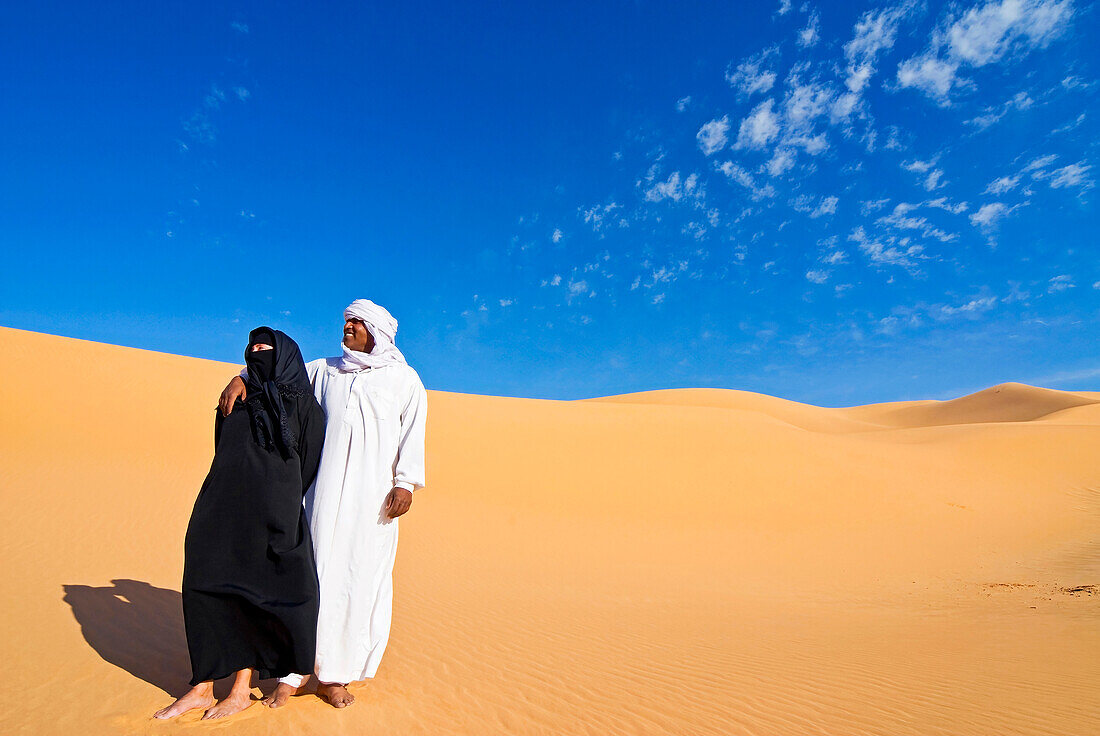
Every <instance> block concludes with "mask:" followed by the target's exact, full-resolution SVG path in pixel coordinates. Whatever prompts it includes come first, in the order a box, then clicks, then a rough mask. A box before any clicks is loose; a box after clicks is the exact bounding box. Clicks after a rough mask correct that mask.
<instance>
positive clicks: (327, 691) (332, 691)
mask: <svg viewBox="0 0 1100 736" xmlns="http://www.w3.org/2000/svg"><path fill="white" fill-rule="evenodd" d="M317 695H318V697H320V698H322V699H323V700H324V701H325V702H326V703H328V704H329V705H331V706H332V707H333V708H346V707H348V706H349V705H351V704H352V703H354V702H355V696H354V695H352V694H351V693H349V692H348V689H347V688H346V687H345V686H343V685H341V684H339V683H336V682H322V683H318V685H317Z"/></svg>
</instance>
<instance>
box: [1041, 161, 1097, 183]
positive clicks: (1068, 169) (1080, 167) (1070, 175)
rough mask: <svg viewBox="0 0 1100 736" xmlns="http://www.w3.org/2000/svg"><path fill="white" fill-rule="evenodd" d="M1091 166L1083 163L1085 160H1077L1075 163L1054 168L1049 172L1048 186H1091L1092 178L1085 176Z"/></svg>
mask: <svg viewBox="0 0 1100 736" xmlns="http://www.w3.org/2000/svg"><path fill="white" fill-rule="evenodd" d="M1091 168H1092V167H1091V166H1089V165H1088V164H1085V162H1083V161H1078V162H1077V163H1075V164H1070V165H1069V166H1063V167H1062V168H1060V169H1055V170H1054V171H1052V172H1050V186H1051V188H1052V189H1062V188H1063V187H1083V188H1088V187H1091V186H1092V180H1091V179H1089V178H1088V177H1087V174H1088V173H1089V169H1091Z"/></svg>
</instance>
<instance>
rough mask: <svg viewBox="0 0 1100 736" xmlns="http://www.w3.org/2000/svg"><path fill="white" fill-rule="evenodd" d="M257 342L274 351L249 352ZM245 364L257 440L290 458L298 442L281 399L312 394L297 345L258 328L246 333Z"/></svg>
mask: <svg viewBox="0 0 1100 736" xmlns="http://www.w3.org/2000/svg"><path fill="white" fill-rule="evenodd" d="M260 343H262V344H266V345H270V346H271V347H272V348H273V349H272V350H253V349H252V347H253V346H254V345H257V344H260ZM244 362H245V365H246V366H247V367H248V382H247V383H246V384H245V385H246V387H247V388H248V401H247V402H246V406H247V407H248V413H249V416H250V417H251V419H252V427H253V433H254V435H255V438H256V441H257V442H258V443H259V444H260V445H262V446H263V447H265V448H267V449H271V447H272V446H273V445H274V446H275V447H278V449H279V452H280V454H282V456H283V457H284V458H286V457H290V451H291V450H292V449H295V448H296V447H297V442H298V440H297V437H295V436H294V431H293V429H291V427H290V425H289V424H288V422H287V414H286V407H284V406H283V397H284V396H300V395H302V394H303V393H307V392H310V391H312V389H311V387H310V384H309V376H308V375H307V374H306V364H305V361H304V360H302V353H301V351H300V350H299V349H298V344H297V343H296V342H294V341H293V340H291V339H290V338H289V337H287V336H286V334H285V333H283V332H281V331H279V330H273V329H271V328H270V327H257V328H256V329H254V330H252V332H250V333H249V334H248V347H246V348H245V351H244Z"/></svg>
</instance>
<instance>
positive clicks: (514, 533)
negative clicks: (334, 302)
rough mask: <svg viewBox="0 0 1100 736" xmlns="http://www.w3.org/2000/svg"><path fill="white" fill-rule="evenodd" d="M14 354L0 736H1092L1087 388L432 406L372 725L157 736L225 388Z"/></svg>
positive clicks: (1092, 414) (63, 345) (3, 450)
mask: <svg viewBox="0 0 1100 736" xmlns="http://www.w3.org/2000/svg"><path fill="white" fill-rule="evenodd" d="M0 345H2V346H3V354H4V356H5V357H6V360H5V361H4V364H3V367H2V369H0V370H2V371H3V381H2V382H0V385H2V386H3V388H2V391H3V394H2V396H0V406H3V407H4V414H3V420H4V421H3V424H2V429H0V481H2V489H3V490H2V492H3V494H4V495H3V500H4V503H5V506H6V509H7V513H5V514H4V516H3V527H2V532H3V533H2V534H0V544H2V551H3V554H4V559H5V563H6V564H5V575H4V576H3V579H2V582H0V591H2V595H3V598H2V602H3V606H4V608H3V610H4V614H3V619H2V628H0V634H2V644H0V646H2V650H0V652H2V654H3V661H5V662H8V663H9V664H10V665H11V666H10V667H9V678H10V679H11V680H13V683H12V684H11V685H9V687H7V688H5V689H4V691H3V694H2V695H0V698H3V699H2V700H0V732H3V733H5V734H7V733H11V734H55V733H56V734H69V733H73V732H78V733H83V734H89V736H92V735H95V734H121V733H149V734H167V733H182V732H187V733H197V732H205V731H206V730H213V729H217V730H223V731H225V732H232V733H241V734H268V733H270V734H286V733H294V734H326V735H327V734H341V733H347V734H352V733H354V734H395V733H401V734H451V733H454V734H478V735H481V734H496V733H500V734H570V735H572V734H768V735H770V734H845V735H848V734H884V735H885V734H890V735H892V736H893V735H900V734H913V735H920V736H926V735H928V734H952V735H957V734H997V735H1000V734H1059V735H1062V736H1065V735H1073V734H1082V735H1084V734H1095V733H1097V732H1098V726H1100V704H1098V703H1100V699H1098V698H1097V690H1098V687H1100V626H1098V623H1100V606H1098V601H1100V597H1098V596H1097V588H1096V587H1095V586H1097V585H1098V584H1100V544H1098V542H1097V539H1098V536H1097V525H1098V522H1100V461H1098V460H1097V457H1098V453H1097V447H1100V411H1098V409H1097V407H1098V406H1100V395H1097V394H1095V393H1094V394H1087V393H1068V392H1059V391H1051V390H1048V389H1042V388H1034V387H1028V386H1022V385H1019V384H1007V385H1005V386H1000V387H995V388H993V389H988V390H986V391H983V392H979V393H977V394H974V395H971V396H966V397H962V398H960V399H955V400H952V401H944V402H923V401H922V402H909V403H894V404H884V405H876V406H868V407H854V408H849V409H822V408H819V407H812V406H805V405H801V404H797V403H794V402H789V401H783V400H780V399H774V398H771V397H767V396H760V395H756V394H750V393H745V392H738V391H717V390H691V391H660V392H652V393H649V394H633V395H628V396H621V397H608V398H604V399H598V400H590V401H580V402H555V401H535V400H524V399H506V398H492V397H482V396H468V395H460V394H448V393H440V392H430V407H431V408H430V419H429V430H428V431H429V437H428V443H429V450H428V451H429V457H428V464H429V467H428V473H429V482H430V485H429V487H428V488H426V489H424V490H423V491H420V492H418V495H417V496H416V500H415V503H414V505H413V509H412V511H411V512H410V514H409V515H408V516H407V517H406V518H405V519H403V520H402V522H401V523H402V535H401V536H402V540H401V551H400V553H399V555H398V563H397V571H396V588H397V591H396V599H395V608H394V631H393V636H392V639H391V644H390V650H389V651H388V653H387V655H386V659H385V660H384V661H383V664H382V668H381V670H380V672H379V676H378V678H377V679H376V680H374V681H372V682H370V683H367V684H363V685H360V686H358V687H357V688H355V692H356V694H357V695H358V696H359V698H360V700H359V702H358V703H356V705H355V706H353V707H352V708H351V709H349V710H347V711H336V710H334V709H331V708H329V707H327V706H325V705H324V704H323V703H321V702H320V701H319V700H317V699H316V698H314V697H308V696H307V697H303V698H298V699H296V700H295V701H293V702H292V703H291V705H290V706H288V707H287V708H285V709H283V710H281V711H269V710H266V709H262V708H259V707H253V708H250V709H249V710H247V711H245V712H244V713H243V714H241V715H240V716H237V717H235V718H234V719H232V720H231V721H229V722H227V723H219V724H217V725H211V724H209V723H198V722H197V715H192V716H185V717H184V718H183V719H182V720H181V721H180V722H172V723H161V722H154V721H152V720H151V719H150V718H149V716H150V715H151V714H152V712H153V711H154V710H156V709H157V708H158V707H160V706H162V705H164V704H165V703H167V702H168V701H169V700H170V696H171V695H172V694H174V693H177V692H179V691H180V689H181V688H183V687H185V685H186V681H187V679H188V676H189V672H188V663H187V656H186V645H185V642H184V638H183V631H182V620H181V612H180V596H179V582H180V573H181V569H182V541H183V531H184V528H185V527H186V524H187V519H188V516H189V514H190V510H191V506H192V504H193V502H194V498H195V493H196V492H197V490H198V486H199V483H200V482H201V480H202V478H203V476H204V475H205V473H206V469H207V467H208V465H209V461H210V456H211V451H212V448H211V443H212V423H213V408H214V404H215V401H216V396H217V394H218V392H219V391H220V389H221V387H222V386H223V385H224V384H225V381H226V380H227V378H228V377H229V376H231V375H233V374H234V373H235V371H236V367H235V366H232V365H229V364H224V363H216V362H212V361H203V360H196V359H190V358H181V357H177V356H171V355H164V354H158V353H151V352H147V351H140V350H132V349H126V348H119V347H114V346H108V345H101V344H96V343H89V342H83V341H78V340H70V339H65V338H59V337H52V336H47V335H40V334H35V333H28V332H22V331H18V330H10V329H4V328H0ZM57 356H63V358H64V362H62V361H61V360H58V359H57ZM46 358H49V360H48V361H47V360H46ZM16 678H18V680H16ZM264 686H265V687H266V683H265V684H264ZM256 692H257V693H259V692H260V690H259V689H257V690H256Z"/></svg>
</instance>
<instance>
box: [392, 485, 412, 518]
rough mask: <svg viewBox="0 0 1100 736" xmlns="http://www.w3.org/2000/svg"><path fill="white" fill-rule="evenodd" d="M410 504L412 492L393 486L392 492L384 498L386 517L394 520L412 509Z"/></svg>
mask: <svg viewBox="0 0 1100 736" xmlns="http://www.w3.org/2000/svg"><path fill="white" fill-rule="evenodd" d="M412 502H413V494H412V491H410V490H408V489H405V488H401V487H400V486H394V488H393V490H391V491H390V492H389V495H387V496H386V515H387V516H389V517H390V518H391V519H396V518H397V517H398V516H401V514H403V513H405V512H406V511H408V510H409V509H410V508H411V507H412Z"/></svg>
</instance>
